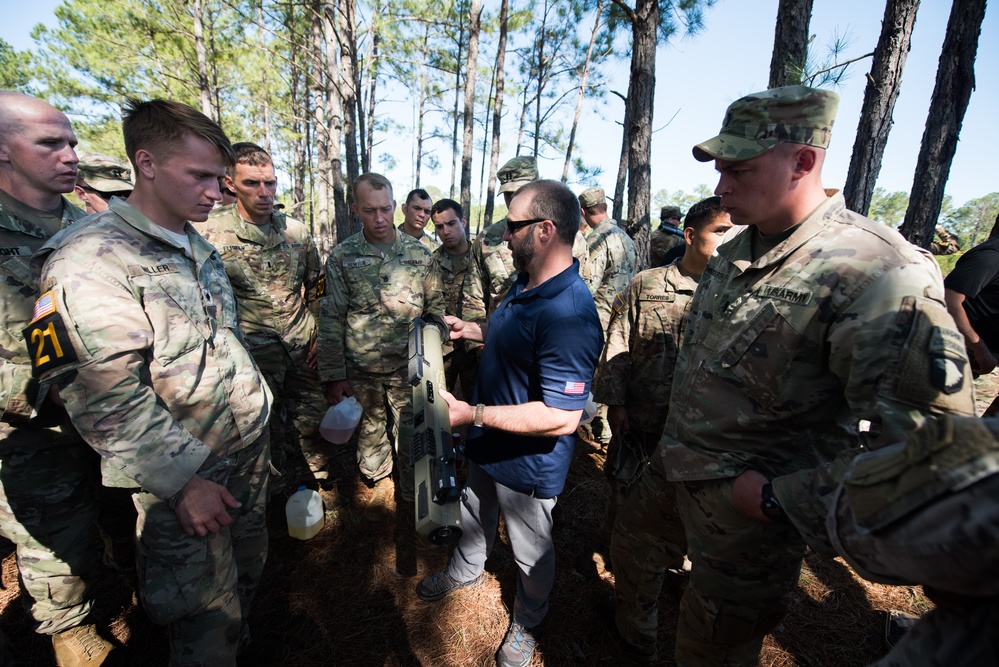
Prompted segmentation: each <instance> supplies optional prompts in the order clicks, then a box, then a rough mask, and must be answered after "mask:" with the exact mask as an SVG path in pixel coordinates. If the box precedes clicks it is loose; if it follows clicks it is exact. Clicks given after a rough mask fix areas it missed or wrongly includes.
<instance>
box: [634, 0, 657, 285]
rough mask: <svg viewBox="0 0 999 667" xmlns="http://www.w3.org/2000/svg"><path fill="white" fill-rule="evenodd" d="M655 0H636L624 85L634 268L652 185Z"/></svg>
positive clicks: (640, 256) (644, 242) (643, 250)
mask: <svg viewBox="0 0 999 667" xmlns="http://www.w3.org/2000/svg"><path fill="white" fill-rule="evenodd" d="M658 29H659V3H658V1H657V0H638V2H636V3H635V18H634V20H633V22H632V52H631V84H630V85H629V86H628V96H629V101H628V108H629V115H630V117H629V118H628V128H629V129H628V138H629V145H630V147H629V152H628V233H629V234H630V235H631V238H632V240H633V241H634V242H635V262H636V266H635V269H636V270H637V271H641V270H642V269H647V268H649V236H650V234H651V227H650V225H649V203H650V201H649V200H650V198H651V196H652V195H651V187H652V166H651V161H652V111H653V104H652V102H653V100H654V99H655V93H656V43H657V41H656V40H657V38H658Z"/></svg>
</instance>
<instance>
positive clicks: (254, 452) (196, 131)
mask: <svg viewBox="0 0 999 667" xmlns="http://www.w3.org/2000/svg"><path fill="white" fill-rule="evenodd" d="M123 129H124V135H125V148H126V150H127V152H128V156H129V160H130V161H131V162H132V163H133V164H134V165H135V166H136V183H135V189H134V190H133V191H132V194H131V195H130V196H129V198H128V201H127V202H125V201H123V200H121V199H114V200H112V202H111V204H110V208H109V210H108V211H105V212H104V213H100V214H98V215H96V216H93V217H91V218H90V219H89V220H88V221H87V223H86V224H83V225H78V226H74V227H73V228H71V229H69V230H66V232H63V233H60V234H59V235H57V236H56V237H54V238H53V239H52V240H51V241H50V242H49V243H47V244H46V246H45V248H44V249H43V252H46V254H47V259H46V260H45V264H44V268H43V269H42V273H41V282H40V286H41V290H43V293H42V296H41V297H40V298H39V300H38V301H37V303H36V304H35V310H34V319H33V320H32V322H31V324H30V325H29V334H30V336H31V337H32V338H37V339H38V340H39V346H40V347H39V351H38V354H37V355H36V356H35V357H34V362H35V363H34V367H35V372H36V373H37V374H38V375H39V376H40V378H41V380H42V381H43V382H54V383H57V385H58V387H59V394H60V396H61V398H62V400H63V401H64V402H65V404H66V409H67V411H68V412H69V414H70V416H71V418H72V419H73V423H74V425H75V426H76V427H77V429H79V431H80V433H81V434H82V435H83V437H84V438H85V439H86V441H87V442H88V443H89V444H90V446H91V447H93V448H94V449H95V450H97V451H98V453H100V454H101V456H102V458H103V462H104V465H103V473H104V482H105V484H107V485H108V486H119V487H125V488H131V489H133V498H134V502H135V506H136V508H137V509H138V511H139V524H138V526H139V527H138V533H137V539H138V555H139V558H138V565H139V574H140V577H141V580H140V589H139V593H140V597H141V599H142V603H143V605H144V607H145V609H146V611H147V613H148V614H149V617H150V618H151V619H152V620H153V621H154V622H156V623H159V624H163V625H166V626H168V629H169V638H170V664H171V665H206V664H211V665H220V666H221V665H225V666H231V665H235V662H236V655H237V652H238V651H239V650H240V649H243V648H246V647H247V645H248V643H249V631H248V629H247V626H246V619H247V617H248V615H249V606H250V602H251V600H252V598H253V592H254V590H255V588H256V585H257V583H258V582H259V579H260V574H261V572H262V571H263V567H264V562H265V560H266V558H267V528H266V525H265V521H264V518H265V511H264V510H265V506H266V500H267V477H268V467H269V464H268V461H269V456H268V454H269V449H268V436H267V420H268V418H269V412H270V392H269V391H268V390H267V386H266V384H265V382H264V379H263V377H261V375H260V373H259V372H258V370H257V367H256V365H255V364H254V363H253V359H252V357H251V356H250V354H249V352H248V351H247V349H246V348H245V347H244V345H243V341H242V338H241V335H240V330H239V322H238V312H237V309H236V301H235V299H234V297H233V294H232V289H231V288H230V286H229V280H228V278H227V277H226V275H225V269H224V267H223V264H222V259H221V258H220V257H219V255H218V252H217V251H216V250H215V248H213V247H212V246H211V245H209V244H208V242H207V241H205V240H204V239H203V238H201V236H199V235H198V233H197V232H196V231H195V229H194V227H193V226H192V225H191V224H190V223H189V222H187V221H188V220H196V221H204V220H205V219H207V217H208V213H209V211H211V209H212V206H213V204H214V203H215V202H216V201H217V200H218V199H219V197H220V195H219V181H221V179H222V178H223V177H224V176H225V168H226V165H227V164H229V163H231V162H232V159H233V154H232V148H231V146H230V145H229V141H228V139H226V137H225V134H223V132H222V130H221V128H219V126H218V125H217V124H216V123H214V122H213V121H211V120H209V119H208V118H206V117H205V116H204V115H202V114H201V113H199V112H197V111H195V110H194V109H192V108H190V107H187V106H185V105H182V104H179V103H176V102H167V101H164V100H153V101H151V102H138V101H134V100H133V101H131V102H129V104H128V107H127V108H126V111H125V118H124V122H123Z"/></svg>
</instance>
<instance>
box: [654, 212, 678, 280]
mask: <svg viewBox="0 0 999 667" xmlns="http://www.w3.org/2000/svg"><path fill="white" fill-rule="evenodd" d="M682 217H683V215H682V213H681V212H680V207H679V206H663V207H662V208H661V209H660V210H659V226H658V227H657V228H656V229H655V230H653V232H652V236H650V237H649V265H650V266H652V268H655V267H657V266H664V265H665V264H666V253H668V252H669V251H670V250H672V249H673V248H676V247H677V246H681V245H683V232H682V231H681V230H680V218H682Z"/></svg>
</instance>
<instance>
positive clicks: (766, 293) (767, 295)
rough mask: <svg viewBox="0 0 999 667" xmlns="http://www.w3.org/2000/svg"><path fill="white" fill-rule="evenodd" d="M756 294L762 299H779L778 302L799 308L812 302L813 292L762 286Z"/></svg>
mask: <svg viewBox="0 0 999 667" xmlns="http://www.w3.org/2000/svg"><path fill="white" fill-rule="evenodd" d="M756 293H757V295H758V296H759V297H760V298H761V299H777V300H778V301H787V302H788V303H794V304H797V305H799V306H804V305H807V304H808V302H809V301H811V300H812V293H811V292H803V291H801V290H796V289H791V288H790V287H780V286H778V285H760V289H758V290H757V292H756Z"/></svg>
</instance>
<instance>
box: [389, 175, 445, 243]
mask: <svg viewBox="0 0 999 667" xmlns="http://www.w3.org/2000/svg"><path fill="white" fill-rule="evenodd" d="M432 204H433V200H432V199H431V198H430V194H429V193H428V192H427V191H426V190H424V189H423V188H417V189H415V190H411V191H410V193H409V194H408V195H406V203H405V204H403V205H402V206H401V207H400V208H401V209H402V214H403V215H404V216H406V217H405V220H403V221H402V224H401V225H399V227H398V229H399V231H400V232H404V233H406V234H409V235H410V236H412V237H413V238H414V239H416V240H417V241H419V242H420V243H422V244H423V245H425V246H427V249H428V250H429V251H430V252H433V251H434V250H437V246H438V245H440V244H438V243H437V241H435V240H434V238H433V237H432V236H430V234H427V232H426V229H425V228H426V226H427V220H429V219H430V209H431V208H432Z"/></svg>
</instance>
